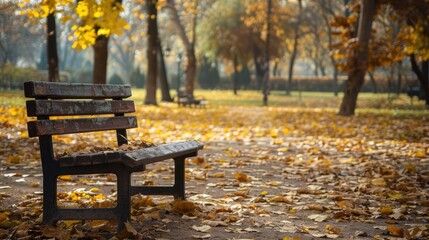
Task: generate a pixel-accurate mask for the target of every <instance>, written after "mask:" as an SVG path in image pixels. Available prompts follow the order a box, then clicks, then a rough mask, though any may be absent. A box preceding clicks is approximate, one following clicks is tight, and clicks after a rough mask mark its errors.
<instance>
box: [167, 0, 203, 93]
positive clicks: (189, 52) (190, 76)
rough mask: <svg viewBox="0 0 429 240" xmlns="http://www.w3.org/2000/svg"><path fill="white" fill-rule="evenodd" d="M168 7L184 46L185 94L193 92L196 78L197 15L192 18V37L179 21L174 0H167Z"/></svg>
mask: <svg viewBox="0 0 429 240" xmlns="http://www.w3.org/2000/svg"><path fill="white" fill-rule="evenodd" d="M168 8H169V9H170V13H171V18H172V20H173V23H174V24H175V25H176V31H177V34H178V36H179V38H180V39H181V40H182V43H183V45H184V46H185V53H186V59H187V63H186V66H185V74H186V79H185V92H186V93H187V94H191V95H192V94H193V92H194V85H195V80H196V73H197V59H196V57H195V47H194V45H195V40H196V34H195V27H196V23H197V22H196V18H197V15H196V14H195V16H194V19H193V26H192V28H193V35H192V39H191V40H190V38H189V37H188V36H187V35H186V31H185V27H184V26H183V24H182V22H181V21H180V17H179V14H178V12H177V9H176V8H175V2H174V0H168Z"/></svg>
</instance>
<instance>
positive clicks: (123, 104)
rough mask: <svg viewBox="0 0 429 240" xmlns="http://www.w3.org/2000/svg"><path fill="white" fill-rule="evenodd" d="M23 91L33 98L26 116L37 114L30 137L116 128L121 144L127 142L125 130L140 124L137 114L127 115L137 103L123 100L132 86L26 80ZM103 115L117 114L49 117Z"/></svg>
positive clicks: (128, 95)
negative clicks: (79, 116) (67, 117)
mask: <svg viewBox="0 0 429 240" xmlns="http://www.w3.org/2000/svg"><path fill="white" fill-rule="evenodd" d="M24 93H25V97H27V98H34V100H30V101H27V115H28V116H29V117H37V120H36V121H29V122H28V123H27V125H28V135H29V136H30V137H44V136H46V137H49V138H50V137H51V136H52V135H60V134H69V133H83V132H95V131H104V130H116V133H117V139H118V145H122V144H125V143H127V140H126V137H127V134H126V129H128V128H135V127H137V120H136V118H135V117H134V116H124V114H125V113H131V112H135V108H134V102H133V101H130V100H123V99H124V98H128V97H130V96H131V87H130V86H129V85H110V84H80V83H52V82H26V83H24ZM101 114H113V115H114V116H110V117H105V116H103V117H85V118H75V117H73V118H69V119H57V120H50V119H49V117H51V116H76V115H101ZM50 142H51V140H50ZM41 144H42V142H41Z"/></svg>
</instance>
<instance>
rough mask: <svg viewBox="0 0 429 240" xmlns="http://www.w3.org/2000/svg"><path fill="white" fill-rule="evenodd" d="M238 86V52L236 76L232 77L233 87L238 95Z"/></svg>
mask: <svg viewBox="0 0 429 240" xmlns="http://www.w3.org/2000/svg"><path fill="white" fill-rule="evenodd" d="M237 86H238V57H237V54H235V55H234V77H233V79H232V87H233V91H234V95H237Z"/></svg>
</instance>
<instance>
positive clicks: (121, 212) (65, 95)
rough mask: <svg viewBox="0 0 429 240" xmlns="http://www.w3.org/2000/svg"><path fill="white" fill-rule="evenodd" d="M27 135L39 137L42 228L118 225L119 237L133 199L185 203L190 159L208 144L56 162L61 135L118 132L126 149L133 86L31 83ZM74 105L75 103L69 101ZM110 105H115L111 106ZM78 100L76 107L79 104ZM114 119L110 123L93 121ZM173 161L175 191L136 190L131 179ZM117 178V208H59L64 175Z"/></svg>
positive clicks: (27, 85)
mask: <svg viewBox="0 0 429 240" xmlns="http://www.w3.org/2000/svg"><path fill="white" fill-rule="evenodd" d="M24 92H25V96H26V97H27V98H34V100H29V101H27V115H28V116H29V117H37V120H35V121H29V122H28V123H27V125H28V134H29V136H30V137H39V144H40V155H41V159H42V168H43V223H45V224H54V223H55V222H56V221H57V220H64V219H73V220H89V219H116V220H117V223H118V231H119V230H121V229H122V228H123V227H124V223H125V222H126V221H127V220H129V219H130V211H131V209H130V198H131V196H132V195H134V194H138V193H140V194H145V195H173V196H174V197H175V198H182V199H184V198H185V159H186V158H188V157H194V156H196V155H197V153H198V150H200V149H202V148H203V144H201V143H200V142H198V141H194V140H191V141H182V142H173V143H167V144H162V145H159V146H155V147H149V148H141V149H138V150H134V151H104V152H97V153H88V154H74V155H71V156H65V157H59V158H56V156H55V155H54V147H53V144H52V136H53V135H60V134H71V133H83V132H95V131H106V130H116V139H117V143H118V146H120V145H122V144H127V143H128V141H127V131H126V129H129V128H136V127H137V120H136V117H134V116H125V113H132V112H135V109H134V102H133V101H129V100H123V99H124V98H128V97H130V96H131V88H130V86H128V85H92V84H71V83H49V82H26V83H25V84H24ZM70 99H72V100H70ZM107 99H110V100H107ZM76 100H77V101H76ZM99 114H113V115H114V116H111V117H106V116H103V117H93V116H92V115H99ZM75 115H91V116H90V117H85V118H75V117H73V118H65V119H64V117H63V118H62V119H57V120H50V117H51V116H75ZM167 159H174V175H175V179H174V185H173V186H132V185H131V174H132V173H133V172H138V171H143V170H144V169H145V166H146V164H150V163H154V162H158V161H163V160H167ZM99 173H113V174H115V175H116V178H117V204H116V207H114V208H86V209H69V208H58V206H57V178H58V177H59V176H61V175H79V174H99Z"/></svg>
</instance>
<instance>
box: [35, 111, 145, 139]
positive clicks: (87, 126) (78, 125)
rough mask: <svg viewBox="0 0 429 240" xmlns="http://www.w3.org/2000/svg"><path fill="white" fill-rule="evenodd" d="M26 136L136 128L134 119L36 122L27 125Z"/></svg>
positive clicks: (111, 118)
mask: <svg viewBox="0 0 429 240" xmlns="http://www.w3.org/2000/svg"><path fill="white" fill-rule="evenodd" d="M27 127H28V136H29V137H37V136H46V135H60V134H68V133H83V132H95V131H104V130H116V129H128V128H135V127H137V120H136V117H134V116H132V117H110V118H77V119H64V120H38V121H30V122H28V123H27Z"/></svg>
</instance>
